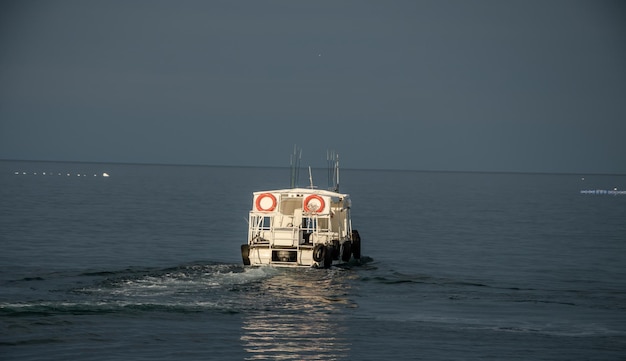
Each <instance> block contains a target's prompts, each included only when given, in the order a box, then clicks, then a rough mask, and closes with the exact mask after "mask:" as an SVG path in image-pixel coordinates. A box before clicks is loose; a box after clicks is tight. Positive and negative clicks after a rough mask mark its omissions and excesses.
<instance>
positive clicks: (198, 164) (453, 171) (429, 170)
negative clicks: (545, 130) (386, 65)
mask: <svg viewBox="0 0 626 361" xmlns="http://www.w3.org/2000/svg"><path fill="white" fill-rule="evenodd" d="M0 161H1V162H26V163H76V164H112V165H142V166H143V165H146V166H168V167H224V168H281V169H282V168H290V166H289V165H285V166H276V165H227V164H200V163H156V162H119V161H118V162H110V161H109V162H105V161H82V160H40V159H39V160H38V159H6V158H0ZM311 168H312V169H325V168H324V167H311ZM341 169H343V170H356V171H389V172H423V173H493V174H546V175H550V174H552V175H613V176H626V173H608V172H572V171H568V172H558V171H512V170H499V171H498V170H442V169H439V170H436V169H400V168H350V167H344V168H341Z"/></svg>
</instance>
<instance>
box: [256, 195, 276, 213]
mask: <svg viewBox="0 0 626 361" xmlns="http://www.w3.org/2000/svg"><path fill="white" fill-rule="evenodd" d="M255 205H256V209H257V210H258V211H261V212H271V211H273V210H274V209H275V208H276V197H274V195H273V194H272V193H263V194H261V195H259V196H258V197H256V202H255Z"/></svg>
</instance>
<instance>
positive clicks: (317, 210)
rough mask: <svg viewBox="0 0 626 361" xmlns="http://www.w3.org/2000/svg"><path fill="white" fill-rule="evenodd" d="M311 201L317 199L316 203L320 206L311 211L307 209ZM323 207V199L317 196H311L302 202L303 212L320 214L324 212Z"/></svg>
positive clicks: (324, 205)
mask: <svg viewBox="0 0 626 361" xmlns="http://www.w3.org/2000/svg"><path fill="white" fill-rule="evenodd" d="M313 199H317V201H318V202H319V203H320V205H319V207H315V208H314V209H311V208H309V203H310V202H311V201H312V200H313ZM324 207H326V203H324V198H322V197H320V196H318V195H317V194H311V195H310V196H308V197H306V199H305V200H304V211H305V212H315V213H320V212H321V211H323V210H324Z"/></svg>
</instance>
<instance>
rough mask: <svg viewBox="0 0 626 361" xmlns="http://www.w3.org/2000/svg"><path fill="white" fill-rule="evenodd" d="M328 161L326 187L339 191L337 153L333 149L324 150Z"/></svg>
mask: <svg viewBox="0 0 626 361" xmlns="http://www.w3.org/2000/svg"><path fill="white" fill-rule="evenodd" d="M326 161H327V163H328V189H330V190H333V191H335V192H339V154H337V153H335V151H334V150H329V151H326Z"/></svg>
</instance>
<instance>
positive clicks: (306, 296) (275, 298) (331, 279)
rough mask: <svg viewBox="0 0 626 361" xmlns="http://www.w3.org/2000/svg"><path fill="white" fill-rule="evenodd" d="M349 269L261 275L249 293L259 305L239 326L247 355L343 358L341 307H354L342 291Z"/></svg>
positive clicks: (344, 342) (345, 349)
mask: <svg viewBox="0 0 626 361" xmlns="http://www.w3.org/2000/svg"><path fill="white" fill-rule="evenodd" d="M349 274H350V272H349V271H343V270H310V269H306V270H303V269H287V270H284V271H281V272H280V273H279V274H277V275H276V276H274V277H272V278H269V279H265V280H264V281H262V283H261V284H260V285H259V289H258V291H256V292H252V294H250V295H249V296H250V297H254V298H256V300H250V301H251V302H254V303H256V304H263V307H262V308H263V309H261V310H259V311H258V312H255V313H252V314H249V315H247V317H246V318H245V319H244V323H243V326H242V329H243V334H242V336H241V340H242V341H243V346H244V349H245V350H246V351H247V352H248V353H249V357H247V358H246V359H247V360H268V359H272V360H337V359H346V358H347V357H348V354H349V351H350V345H349V342H348V341H347V340H346V338H345V335H346V326H345V314H344V313H343V312H342V310H343V309H344V308H346V307H354V305H353V303H352V302H350V301H349V300H348V299H347V296H346V295H347V292H346V291H347V290H346V288H347V287H349V286H348V282H347V278H348V277H350V275H349ZM260 299H261V300H262V301H261V302H259V301H260Z"/></svg>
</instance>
